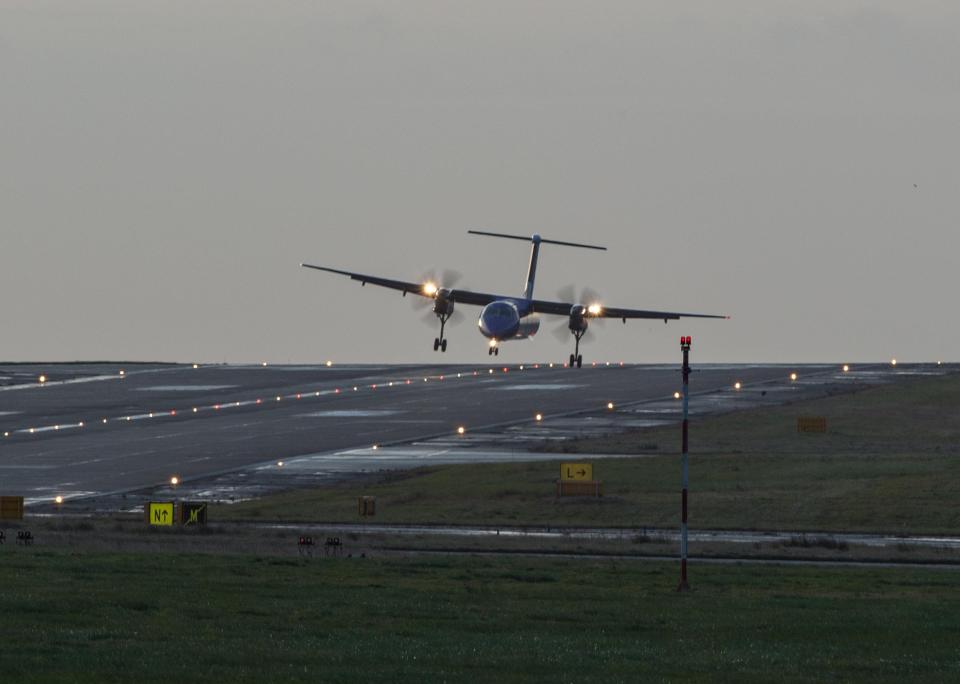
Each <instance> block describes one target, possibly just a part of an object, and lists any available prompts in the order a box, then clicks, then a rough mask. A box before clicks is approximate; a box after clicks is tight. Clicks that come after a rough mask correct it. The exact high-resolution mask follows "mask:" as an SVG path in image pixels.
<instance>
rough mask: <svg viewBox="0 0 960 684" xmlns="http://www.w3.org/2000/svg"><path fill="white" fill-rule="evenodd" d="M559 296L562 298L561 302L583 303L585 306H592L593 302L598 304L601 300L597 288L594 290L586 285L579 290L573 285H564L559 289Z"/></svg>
mask: <svg viewBox="0 0 960 684" xmlns="http://www.w3.org/2000/svg"><path fill="white" fill-rule="evenodd" d="M557 297H559V298H560V301H561V302H568V303H569V304H583V305H584V306H590V305H591V304H596V303H598V302H600V295H599V294H598V293H597V291H596V290H593V289H592V288H589V287H584V288H583V289H581V290H580V292H579V293H578V292H577V288H575V287H574V286H573V285H564V286H563V287H561V288H560V289H559V290H557Z"/></svg>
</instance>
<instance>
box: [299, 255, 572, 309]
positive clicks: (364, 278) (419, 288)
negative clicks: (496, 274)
mask: <svg viewBox="0 0 960 684" xmlns="http://www.w3.org/2000/svg"><path fill="white" fill-rule="evenodd" d="M300 265H301V266H303V267H304V268H313V269H316V270H318V271H327V272H328V273H336V274H338V275H345V276H348V277H349V278H350V279H351V280H356V281H359V282H360V284H361V285H366V284H367V283H370V284H371V285H379V286H380V287H386V288H390V289H391V290H399V291H401V292H403V294H404V295H406V294H407V293H408V292H409V293H411V294H415V295H419V296H420V297H426V298H427V299H433V298H434V294H435V293H436V290H434V291H433V292H428V291H427V290H425V289H424V283H413V282H408V281H406V280H393V279H391V278H381V277H380V276H374V275H366V274H364V273H354V272H353V271H341V270H340V269H336V268H329V267H327V266H315V265H313V264H300ZM449 298H450V299H451V300H453V301H455V302H457V303H458V304H475V305H477V306H486V305H487V304H489V303H490V302H493V301H496V300H498V299H503V298H502V297H498V296H497V295H492V294H485V293H483V292H471V291H469V290H456V289H452V290H450V295H449ZM567 310H568V311H569V307H568V309H567Z"/></svg>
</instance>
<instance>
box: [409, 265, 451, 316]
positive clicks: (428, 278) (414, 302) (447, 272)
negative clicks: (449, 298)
mask: <svg viewBox="0 0 960 684" xmlns="http://www.w3.org/2000/svg"><path fill="white" fill-rule="evenodd" d="M462 277H463V274H462V273H460V271H455V270H453V269H449V268H445V269H443V270H442V271H440V272H439V273H438V272H437V270H436V269H431V270H429V271H427V272H425V273H424V274H423V275H421V276H420V278H419V279H418V282H420V283H423V289H424V291H425V292H429V290H428V289H427V288H431V289H433V291H434V292H436V291H437V290H440V289H446V290H452V289H453V288H455V287H456V286H457V283H459V282H460V279H461V278H462ZM410 305H411V306H412V307H413V308H414V309H426V308H428V307H432V306H433V304H432V301H431V299H428V298H426V297H411V298H410ZM432 315H433V314H432V313H431V316H432Z"/></svg>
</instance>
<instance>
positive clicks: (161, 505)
mask: <svg viewBox="0 0 960 684" xmlns="http://www.w3.org/2000/svg"><path fill="white" fill-rule="evenodd" d="M173 508H174V505H173V502H172V501H151V502H149V503H148V504H147V524H148V525H159V526H162V527H164V526H170V525H173V523H174V522H175V520H174V517H173Z"/></svg>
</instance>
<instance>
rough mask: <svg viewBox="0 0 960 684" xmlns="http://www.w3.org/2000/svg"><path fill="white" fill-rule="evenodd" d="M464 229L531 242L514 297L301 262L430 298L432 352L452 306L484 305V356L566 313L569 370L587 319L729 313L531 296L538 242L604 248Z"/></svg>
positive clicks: (577, 362) (577, 358)
mask: <svg viewBox="0 0 960 684" xmlns="http://www.w3.org/2000/svg"><path fill="white" fill-rule="evenodd" d="M467 232H468V233H470V234H472V235H485V236H488V237H496V238H507V239H509V240H523V241H525V242H530V243H532V248H531V250H530V265H529V267H528V268H527V284H526V287H525V288H524V290H523V294H522V295H520V296H519V297H510V296H505V295H494V294H485V293H482V292H473V291H471V290H464V289H456V288H454V287H452V286H450V287H445V286H444V283H439V282H435V280H434V279H426V280H425V281H423V282H408V281H405V280H391V279H390V278H382V277H380V276H374V275H366V274H363V273H354V272H353V271H342V270H340V269H336V268H329V267H327V266H315V265H313V264H300V265H301V266H303V267H304V268H315V269H317V270H318V271H328V272H330V273H338V274H340V275H345V276H349V277H350V278H351V279H353V280H358V281H360V284H361V285H366V284H367V283H370V284H371V285H379V286H380V287H388V288H390V289H393V290H400V291H401V292H402V293H403V296H404V297H406V296H407V294H408V293H409V294H414V295H418V296H420V297H426V298H427V299H430V300H433V313H434V314H435V315H436V317H437V318H438V319H439V320H440V336H439V337H437V338H435V339H434V340H433V350H434V351H437V350H440V351H442V352H445V351H447V338H446V337H444V328H445V327H446V324H447V321H448V320H449V319H450V316H451V315H452V314H453V309H454V305H455V304H467V305H471V306H482V307H483V309H481V311H480V318H479V319H478V320H477V325H478V327H479V329H480V334H481V335H483V336H484V337H486V338H487V339H488V340H489V342H488V346H487V354H489V355H496V356H499V354H500V345H501V344H502V343H504V342H506V341H508V340H522V339H526V338H528V337H533V336H534V335H535V334H536V333H537V331H538V330H539V329H540V315H541V314H545V315H550V316H566V317H567V318H568V322H567V328H568V329H569V330H570V333H571V334H572V335H573V338H574V350H573V353H572V354H571V355H570V367H571V368H572V367H574V366H576V367H577V368H580V367H581V366H582V365H583V356H582V355H581V354H580V339H581V338H582V337H583V336H584V334H585V333H586V332H587V327H588V325H589V322H590V321H591V320H597V319H603V318H619V319H622V320H623V322H624V323H626V322H627V319H628V318H652V319H661V318H662V319H663V322H664V323H666V322H667V321H670V320H676V319H678V318H681V317H683V318H728V316H715V315H711V314H691V313H677V312H675V311H647V310H644V309H622V308H617V307H608V306H604V305H603V304H601V303H600V302H599V301H595V300H593V299H591V300H590V301H582V302H577V301H570V302H551V301H547V300H543V299H534V298H533V285H534V281H535V279H536V275H537V259H538V258H539V256H540V245H563V246H564V247H579V248H582V249H600V250H606V249H607V248H606V247H598V246H597V245H584V244H580V243H577V242H563V241H561V240H548V239H546V238H542V237H540V236H539V235H532V236H531V237H525V236H522V235H507V234H505V233H488V232H485V231H481V230H468V231H467ZM571 298H573V297H571Z"/></svg>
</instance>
